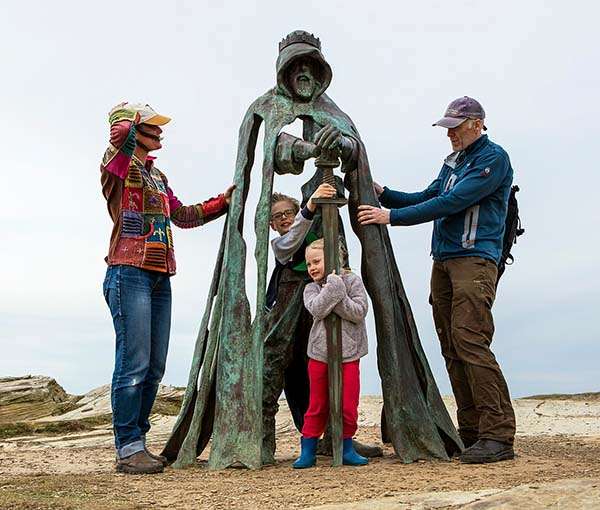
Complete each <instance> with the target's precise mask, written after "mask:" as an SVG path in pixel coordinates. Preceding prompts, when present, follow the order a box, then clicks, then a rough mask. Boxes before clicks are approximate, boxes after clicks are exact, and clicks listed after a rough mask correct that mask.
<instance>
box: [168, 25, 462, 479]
mask: <svg viewBox="0 0 600 510" xmlns="http://www.w3.org/2000/svg"><path fill="white" fill-rule="evenodd" d="M292 35H293V34H292ZM307 35H308V34H307ZM302 37H304V36H301V37H299V38H298V37H297V39H298V40H297V41H296V43H294V44H288V45H287V46H285V47H284V48H283V49H281V51H280V55H279V58H278V61H277V86H276V87H274V88H273V89H271V90H269V91H268V92H267V93H266V94H264V95H263V96H261V97H259V98H258V99H257V100H256V101H255V102H254V103H253V104H252V105H251V106H250V108H249V109H248V111H247V113H246V115H245V117H244V120H243V122H242V125H241V127H240V130H239V143H238V153H237V161H236V171H235V184H236V186H237V188H236V192H235V193H234V194H233V197H232V202H231V204H230V209H229V214H228V218H227V222H226V225H225V228H224V231H223V238H222V241H221V246H220V250H219V255H218V258H217V263H216V267H215V271H214V276H213V281H212V284H211V288H210V291H209V299H208V302H207V306H206V311H205V313H204V317H203V320H202V323H201V327H200V331H199V334H198V339H197V342H196V347H195V351H194V356H193V361H192V367H191V370H190V375H189V380H188V386H187V389H186V393H185V396H184V401H183V405H182V408H181V413H180V415H179V417H178V420H177V423H176V425H175V428H174V430H173V433H172V435H171V437H170V439H169V441H168V443H167V445H166V447H165V449H164V451H163V454H164V455H166V456H167V458H169V459H170V460H176V462H175V466H176V467H184V466H187V465H190V464H192V463H194V462H195V459H196V457H197V455H199V454H200V453H201V452H202V451H203V450H204V448H205V447H206V445H207V443H208V441H209V439H210V438H211V437H212V447H211V453H210V460H209V466H210V467H211V468H212V469H220V468H225V467H228V466H231V465H234V464H236V463H240V464H242V465H244V466H247V467H249V468H258V467H260V465H261V442H262V417H261V411H262V410H261V395H262V386H263V380H262V373H263V343H264V341H265V338H267V337H268V335H269V331H266V324H267V323H268V321H267V315H266V311H265V293H266V282H267V257H268V251H269V245H268V241H269V219H270V211H271V194H272V191H273V178H274V173H275V172H278V173H289V172H291V173H301V172H302V170H303V163H302V162H300V163H298V162H297V161H292V160H290V164H289V165H288V167H289V168H288V169H287V170H282V168H281V166H280V167H278V166H277V164H276V159H277V157H276V149H277V147H278V136H279V134H280V132H281V131H282V129H283V128H284V127H285V126H286V125H289V124H292V123H293V122H294V121H295V120H296V119H301V120H302V122H303V124H304V136H303V137H304V139H305V140H309V141H312V140H313V137H314V134H315V132H316V130H318V128H320V127H322V126H326V125H332V126H334V127H335V128H337V129H338V130H339V131H340V132H341V133H342V134H343V135H344V136H345V137H348V138H349V139H352V140H353V141H354V143H355V145H356V148H357V156H356V160H355V164H354V166H353V167H349V166H347V167H345V166H344V164H342V172H344V173H345V174H346V177H345V181H344V184H345V186H346V188H347V189H348V190H349V210H350V217H351V221H352V228H353V230H354V232H355V234H356V235H357V237H358V238H359V240H360V243H361V247H362V260H361V262H362V264H361V272H362V277H363V281H364V283H365V286H366V288H367V291H368V293H369V295H370V297H371V300H372V302H373V309H374V312H375V323H376V331H377V355H378V367H379V373H380V376H381V382H382V391H383V397H384V409H385V411H384V413H383V418H382V428H384V429H385V433H386V435H387V437H388V439H389V440H390V441H391V443H392V444H393V446H394V450H395V452H396V453H397V455H398V456H399V457H400V459H401V460H402V462H413V461H415V460H418V459H429V458H438V459H444V460H447V459H448V456H449V455H451V454H453V453H454V452H456V451H458V450H459V449H460V447H461V442H460V439H459V438H458V435H457V433H456V430H455V428H454V426H453V424H452V421H451V419H450V417H449V415H448V413H447V411H446V408H445V406H444V403H443V401H442V399H441V397H440V394H439V391H438V389H437V386H436V383H435V381H434V379H433V376H432V374H431V370H430V368H429V365H428V362H427V359H426V357H425V354H424V352H423V349H422V346H421V343H420V340H419V336H418V333H417V329H416V325H415V322H414V319H413V316H412V312H411V310H410V305H409V303H408V299H407V297H406V294H405V292H404V288H403V285H402V280H401V278H400V273H399V271H398V267H397V265H396V262H395V257H394V253H393V250H392V246H391V243H390V240H389V236H388V232H387V228H386V227H385V226H381V225H369V226H364V227H363V226H360V225H359V224H358V223H357V222H356V211H357V207H358V205H359V204H369V205H378V202H377V200H376V197H375V194H374V191H373V181H372V178H371V172H370V169H369V163H368V159H367V154H366V150H365V147H364V144H363V143H362V141H361V139H360V136H359V134H358V131H357V130H356V128H355V126H354V125H353V123H352V121H351V119H350V118H349V117H348V116H347V115H346V114H345V113H344V112H342V111H341V110H340V109H339V108H338V107H337V105H336V104H335V103H334V102H333V101H332V100H331V99H330V98H329V97H328V96H327V95H326V94H325V93H324V91H325V90H326V88H327V86H328V85H329V82H330V80H331V69H330V67H329V64H327V62H326V61H325V59H324V58H323V55H322V54H321V51H320V44H319V47H316V46H315V45H314V44H310V41H309V42H306V41H302V40H301V39H302ZM292 39H293V37H292ZM286 40H288V39H286ZM288 42H289V41H288ZM300 58H303V59H309V60H311V61H312V62H313V63H314V66H315V67H314V69H315V70H316V71H317V72H316V73H315V74H316V77H317V80H316V81H317V83H316V85H317V87H316V89H315V90H314V91H313V93H312V95H311V96H310V98H308V99H306V98H299V97H298V95H297V94H295V93H294V91H293V90H292V89H291V88H290V85H289V83H288V82H287V81H286V80H287V75H286V73H287V72H288V70H289V68H290V65H291V64H292V63H293V62H295V61H296V60H297V59H300ZM263 123H264V142H263V153H264V160H263V164H262V175H261V193H260V199H259V202H258V206H257V209H256V213H255V236H256V245H255V251H254V256H255V258H256V263H257V268H258V275H257V297H256V313H255V317H254V320H252V319H251V314H250V304H249V301H248V298H247V293H246V279H245V267H246V251H247V247H246V241H245V240H244V235H243V228H242V226H243V222H244V214H245V203H246V198H247V196H248V192H249V187H250V180H251V179H250V177H251V170H252V166H253V163H254V154H255V149H256V142H257V138H258V132H259V127H260V126H261V124H263ZM321 179H322V176H321V174H320V172H319V171H317V173H316V174H315V176H313V178H312V179H311V180H310V181H309V182H308V183H307V184H306V185H305V186H303V188H302V192H303V197H304V200H305V201H306V200H307V197H309V196H310V194H311V192H312V191H311V190H314V189H315V187H316V186H317V185H318V184H319V183H320V182H321ZM315 224H317V225H319V224H320V220H319V219H318V218H316V219H315ZM340 227H341V225H340ZM341 231H342V232H343V228H341ZM297 306H301V303H300V302H299V303H298V304H297ZM290 313H292V311H290ZM294 313H295V312H294Z"/></svg>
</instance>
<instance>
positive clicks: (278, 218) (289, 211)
mask: <svg viewBox="0 0 600 510" xmlns="http://www.w3.org/2000/svg"><path fill="white" fill-rule="evenodd" d="M294 216H296V211H294V209H286V210H285V211H281V212H278V213H275V214H271V219H272V220H273V221H281V220H282V219H283V218H293V217H294Z"/></svg>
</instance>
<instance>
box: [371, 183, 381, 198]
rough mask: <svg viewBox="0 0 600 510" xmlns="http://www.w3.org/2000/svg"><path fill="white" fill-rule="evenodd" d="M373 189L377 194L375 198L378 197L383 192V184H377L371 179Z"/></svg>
mask: <svg viewBox="0 0 600 510" xmlns="http://www.w3.org/2000/svg"><path fill="white" fill-rule="evenodd" d="M373 191H374V192H375V194H376V195H377V198H379V197H380V196H381V194H382V193H383V186H381V184H378V183H376V182H375V181H373Z"/></svg>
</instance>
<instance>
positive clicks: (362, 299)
mask: <svg viewBox="0 0 600 510" xmlns="http://www.w3.org/2000/svg"><path fill="white" fill-rule="evenodd" d="M323 250H324V242H323V239H319V240H317V241H315V242H313V243H312V244H310V245H309V246H308V247H307V248H306V265H307V267H308V274H309V275H310V277H311V278H312V280H313V282H312V283H309V284H308V285H307V286H306V288H305V289H304V305H305V306H306V309H307V310H308V311H309V312H310V314H311V315H312V316H313V318H314V322H313V325H312V328H311V330H310V336H309V339H308V357H309V361H308V377H309V381H310V401H309V406H308V410H307V411H306V414H305V415H304V426H303V427H302V439H301V447H302V452H301V454H300V457H299V458H298V459H297V460H296V462H294V464H293V467H294V468H296V469H302V468H308V467H312V466H314V465H315V463H316V449H317V441H318V440H319V437H320V436H321V435H322V434H323V432H324V431H325V427H326V425H327V419H328V418H329V388H328V377H327V333H326V331H325V321H324V319H325V317H327V316H328V315H329V314H330V313H335V314H337V315H339V317H340V318H341V319H342V328H341V329H342V389H343V390H342V413H343V419H344V429H343V434H344V450H343V461H344V464H346V465H349V466H362V465H365V464H367V463H368V462H369V461H368V459H367V458H365V457H363V456H361V455H359V454H358V453H356V451H355V450H354V447H353V446H352V436H354V434H355V432H356V429H357V420H358V398H359V394H360V372H359V366H358V365H359V359H360V358H361V357H363V356H364V355H365V354H367V329H366V326H365V316H366V315H367V310H368V304H367V293H366V291H365V287H364V286H363V283H362V280H361V279H360V277H359V276H357V275H355V274H354V273H352V272H351V271H350V270H344V271H343V273H342V275H341V276H339V275H336V274H335V271H334V272H332V273H331V274H330V275H328V276H327V277H325V254H324V251H323Z"/></svg>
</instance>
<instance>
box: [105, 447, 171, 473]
mask: <svg viewBox="0 0 600 510" xmlns="http://www.w3.org/2000/svg"><path fill="white" fill-rule="evenodd" d="M164 469H165V468H164V467H163V465H162V462H159V461H157V460H154V459H153V458H151V457H150V456H149V455H148V454H147V453H146V451H145V450H142V451H139V452H137V453H134V454H133V455H130V456H129V457H125V458H123V459H119V460H117V473H128V474H132V475H141V474H149V473H162V472H163V471H164Z"/></svg>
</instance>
